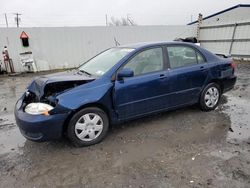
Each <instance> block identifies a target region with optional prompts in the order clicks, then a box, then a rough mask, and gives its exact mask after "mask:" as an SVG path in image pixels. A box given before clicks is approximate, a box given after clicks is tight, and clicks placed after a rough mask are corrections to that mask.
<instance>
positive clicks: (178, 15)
mask: <svg viewBox="0 0 250 188" xmlns="http://www.w3.org/2000/svg"><path fill="white" fill-rule="evenodd" d="M247 3H248V4H250V0H171V1H170V0H68V1H65V0H64V1H63V0H0V27H5V18H4V13H7V17H8V21H9V26H15V21H14V14H13V13H15V12H18V13H21V14H22V15H21V20H22V21H21V26H25V27H31V26H33V27H37V26H94V25H105V14H107V15H108V18H109V19H110V17H111V16H115V17H118V18H120V17H127V14H129V17H130V18H132V19H133V20H134V21H135V22H136V23H137V24H138V25H180V24H187V23H188V22H190V21H191V15H192V16H193V20H196V18H197V16H198V13H202V14H203V15H204V16H207V15H210V14H213V13H215V12H218V11H221V10H223V9H226V8H229V7H231V6H234V5H237V4H247Z"/></svg>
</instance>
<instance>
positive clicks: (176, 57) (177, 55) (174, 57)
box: [167, 46, 205, 68]
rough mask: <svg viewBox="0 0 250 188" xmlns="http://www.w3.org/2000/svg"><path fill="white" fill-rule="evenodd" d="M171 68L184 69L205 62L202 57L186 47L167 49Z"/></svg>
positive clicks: (170, 47)
mask: <svg viewBox="0 0 250 188" xmlns="http://www.w3.org/2000/svg"><path fill="white" fill-rule="evenodd" d="M167 50H168V57H169V63H170V67H171V68H177V67H186V66H190V65H194V64H198V63H203V62H205V60H204V58H203V56H202V55H201V54H200V53H199V52H197V51H196V50H194V49H193V48H190V47H188V46H169V47H167Z"/></svg>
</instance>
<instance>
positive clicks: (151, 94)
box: [15, 42, 236, 146]
mask: <svg viewBox="0 0 250 188" xmlns="http://www.w3.org/2000/svg"><path fill="white" fill-rule="evenodd" d="M234 71H235V64H234V63H233V60H232V59H231V58H226V57H225V58H221V57H219V56H217V55H215V54H213V53H211V52H209V51H207V50H205V49H203V48H201V47H199V46H196V45H193V44H189V43H183V42H158V43H140V44H133V45H125V46H119V47H114V48H110V49H107V50H105V51H103V52H101V53H100V54H98V55H96V56H95V57H93V58H92V59H90V60H88V61H87V62H85V63H83V64H82V65H81V66H80V67H79V68H77V69H75V70H72V71H67V72H62V73H55V74H50V75H46V76H41V77H39V78H36V79H34V80H33V81H32V83H31V84H30V85H29V86H28V87H27V90H26V92H25V93H24V94H23V95H22V97H21V98H20V99H19V100H18V101H17V103H16V107H15V117H16V122H17V125H18V126H19V128H20V131H21V133H22V134H23V135H24V136H25V137H26V138H27V139H29V140H33V141H47V140H52V139H59V138H61V137H62V136H64V135H66V136H67V137H68V138H69V140H70V141H71V142H72V143H73V144H75V145H76V146H88V145H92V144H96V143H98V142H100V141H102V140H103V139H104V137H105V136H106V135H107V133H108V130H109V127H110V125H111V124H119V123H120V122H124V121H127V120H131V119H135V118H139V117H143V116H147V115H149V114H152V113H157V112H161V111H166V110H172V109H176V108H180V107H183V106H188V105H193V104H198V105H199V106H200V108H201V109H202V110H203V111H209V110H213V109H215V108H216V107H217V105H218V103H219V100H220V98H221V95H222V94H223V93H224V92H226V91H228V90H230V89H232V88H233V86H234V84H235V82H236V76H235V75H234ZM194 115H195V114H194ZM152 126H153V125H152ZM166 126H167V125H166Z"/></svg>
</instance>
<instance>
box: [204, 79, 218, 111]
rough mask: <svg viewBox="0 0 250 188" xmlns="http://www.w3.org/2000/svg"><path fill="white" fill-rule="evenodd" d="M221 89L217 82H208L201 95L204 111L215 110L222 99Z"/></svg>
mask: <svg viewBox="0 0 250 188" xmlns="http://www.w3.org/2000/svg"><path fill="white" fill-rule="evenodd" d="M220 98H221V89H220V86H219V85H218V84H216V83H210V84H208V85H207V86H206V87H205V88H204V89H203V90H202V92H201V96H200V101H199V104H200V108H201V110H203V111H211V110H214V109H215V108H216V107H217V106H218V104H219V101H220Z"/></svg>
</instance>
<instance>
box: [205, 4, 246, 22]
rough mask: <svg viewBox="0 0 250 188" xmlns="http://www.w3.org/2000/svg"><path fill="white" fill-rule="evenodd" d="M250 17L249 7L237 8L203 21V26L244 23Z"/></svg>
mask: <svg viewBox="0 0 250 188" xmlns="http://www.w3.org/2000/svg"><path fill="white" fill-rule="evenodd" d="M249 16H250V7H237V8H235V9H232V10H230V11H227V12H224V13H222V14H219V15H217V16H213V17H211V18H208V19H206V20H203V25H220V24H226V23H235V22H242V21H245V20H246V19H247V18H248V19H249Z"/></svg>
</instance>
